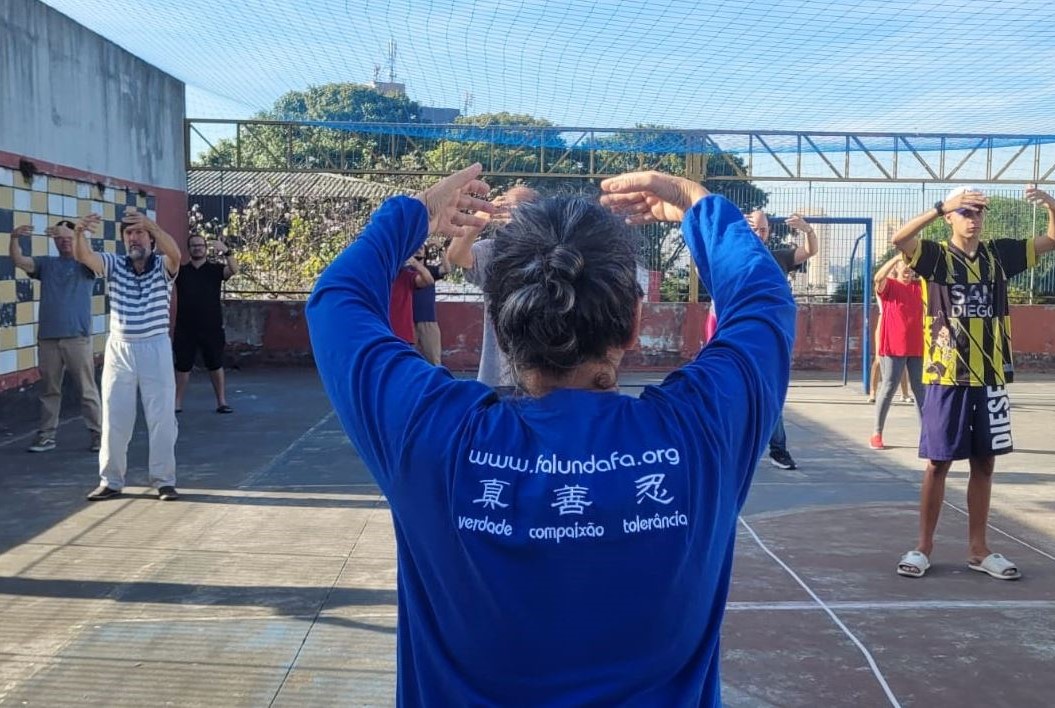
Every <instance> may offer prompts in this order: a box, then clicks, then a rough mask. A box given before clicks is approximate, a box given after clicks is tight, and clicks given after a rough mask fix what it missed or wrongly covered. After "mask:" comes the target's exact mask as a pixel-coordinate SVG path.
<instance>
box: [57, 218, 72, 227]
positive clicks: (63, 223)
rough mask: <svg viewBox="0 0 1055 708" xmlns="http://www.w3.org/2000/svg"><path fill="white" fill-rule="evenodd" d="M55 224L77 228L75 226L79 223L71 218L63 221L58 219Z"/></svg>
mask: <svg viewBox="0 0 1055 708" xmlns="http://www.w3.org/2000/svg"><path fill="white" fill-rule="evenodd" d="M55 226H65V227H66V228H67V229H75V228H77V225H76V224H74V223H73V222H72V221H70V220H69V219H62V220H61V221H56V222H55Z"/></svg>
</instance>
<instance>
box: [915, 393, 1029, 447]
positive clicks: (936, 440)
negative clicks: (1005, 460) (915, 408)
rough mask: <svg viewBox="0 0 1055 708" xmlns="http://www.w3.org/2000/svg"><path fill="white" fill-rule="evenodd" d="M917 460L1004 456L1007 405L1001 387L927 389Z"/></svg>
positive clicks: (1007, 432)
mask: <svg viewBox="0 0 1055 708" xmlns="http://www.w3.org/2000/svg"><path fill="white" fill-rule="evenodd" d="M921 417H922V430H921V432H920V436H919V456H920V457H922V458H924V459H927V460H934V461H936V462H938V461H946V460H966V459H968V458H971V457H992V456H993V455H1006V454H1007V453H1009V452H1012V451H1013V450H1014V444H1013V443H1012V440H1011V403H1010V401H1009V400H1008V397H1007V390H1006V389H1004V387H1003V386H939V385H936V384H930V385H928V386H927V395H926V397H925V398H924V399H923V408H922V410H921Z"/></svg>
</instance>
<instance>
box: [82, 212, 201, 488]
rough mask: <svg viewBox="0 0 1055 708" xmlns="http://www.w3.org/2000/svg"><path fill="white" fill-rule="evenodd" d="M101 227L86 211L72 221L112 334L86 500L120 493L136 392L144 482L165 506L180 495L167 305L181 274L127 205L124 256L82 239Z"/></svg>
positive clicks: (159, 232) (168, 240) (149, 225)
mask: <svg viewBox="0 0 1055 708" xmlns="http://www.w3.org/2000/svg"><path fill="white" fill-rule="evenodd" d="M99 225H100V217H99V216H98V215H97V214H89V215H88V216H86V217H84V218H83V219H81V220H80V222H79V223H78V224H77V228H76V232H75V233H76V237H75V239H74V255H75V257H76V258H77V260H78V261H80V262H81V263H83V264H84V265H86V266H88V267H89V268H91V269H92V270H93V271H95V272H96V273H98V274H99V275H101V276H106V278H107V280H108V283H109V284H108V287H109V291H108V292H109V295H110V337H109V339H107V341H106V354H105V358H104V360H103V378H102V399H103V439H102V449H101V450H100V452H99V477H100V484H99V486H98V487H97V488H96V489H95V490H93V491H92V492H91V493H90V494H89V495H88V500H89V501H100V500H103V499H113V498H114V497H119V496H120V495H121V491H122V490H123V489H124V486H125V472H126V469H127V467H128V442H129V440H131V438H132V429H133V428H134V427H135V422H136V392H137V390H138V392H139V394H140V395H141V396H142V399H143V412H144V413H145V414H146V419H147V430H148V431H149V435H150V460H149V476H150V483H151V485H152V486H153V487H154V488H155V489H156V490H157V494H158V498H159V499H161V500H162V501H170V500H173V499H177V498H179V494H178V493H177V492H176V432H177V431H176V380H175V378H174V377H173V375H172V342H171V341H170V339H169V303H170V301H171V298H172V282H173V280H174V279H175V277H176V275H177V273H178V272H179V266H180V249H179V246H178V245H177V244H176V241H175V239H173V238H172V237H171V236H169V235H168V234H167V233H165V231H164V230H163V229H162V228H161V227H160V226H158V225H157V224H156V223H154V222H153V221H151V220H150V219H148V218H147V217H146V216H145V215H144V214H141V213H139V212H137V211H136V210H135V209H132V208H129V209H126V210H125V215H124V218H123V219H122V220H121V237H122V239H123V241H124V244H125V253H126V254H127V255H125V256H118V255H116V254H113V253H96V252H95V251H93V250H92V247H91V244H90V243H89V241H88V239H86V238H85V236H84V234H85V232H86V231H97V229H98V226H99ZM156 251H157V252H160V254H159V253H157V252H156Z"/></svg>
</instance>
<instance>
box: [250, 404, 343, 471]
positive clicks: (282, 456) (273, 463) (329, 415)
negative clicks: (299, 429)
mask: <svg viewBox="0 0 1055 708" xmlns="http://www.w3.org/2000/svg"><path fill="white" fill-rule="evenodd" d="M333 416H334V411H333V410H330V412H329V413H327V414H326V415H324V416H323V417H322V418H320V419H319V422H318V423H316V424H315V425H313V426H311V427H310V428H308V429H307V430H305V431H304V432H303V433H301V435H300V437H298V438H297V439H296V440H294V441H293V442H291V443H290V444H289V445H287V446H286V448H285V449H284V450H283V451H282V452H280V453H278V454H277V455H275V456H274V457H272V458H271V461H270V462H268V463H267V464H266V465H264V466H263V467H260V468H258V469H257V470H256V471H255V472H253V473H252V474H250V475H249V476H248V477H246V478H245V481H243V482H242V483H241V484H239V485H238V489H240V490H242V489H246V488H247V487H251V486H253V485H254V484H256V483H257V481H259V480H261V479H263V478H264V477H266V476H267V475H268V474H269V473H270V472H271V471H273V470H274V469H275V468H276V467H277V466H278V465H279V464H280V463H281V462H282V461H283V460H285V459H286V456H287V455H289V453H291V452H293V450H294V449H295V448H296V447H297V446H298V445H300V444H301V443H303V442H304V441H305V440H307V439H308V438H310V437H311V436H312V435H313V434H314V433H315V431H316V430H318V429H319V428H321V427H322V426H324V425H326V423H328V422H329V420H330V418H332V417H333Z"/></svg>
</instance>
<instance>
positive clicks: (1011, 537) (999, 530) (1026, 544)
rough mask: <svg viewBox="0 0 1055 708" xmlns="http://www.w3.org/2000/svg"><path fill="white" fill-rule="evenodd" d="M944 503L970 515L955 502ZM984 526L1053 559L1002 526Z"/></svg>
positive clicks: (1052, 557) (1054, 558)
mask: <svg viewBox="0 0 1055 708" xmlns="http://www.w3.org/2000/svg"><path fill="white" fill-rule="evenodd" d="M944 503H945V505H946V506H948V507H949V508H951V509H955V510H956V511H958V512H960V513H961V514H963V515H964V516H967V517H968V518H970V516H969V514H968V513H967V510H966V509H961V508H960V507H958V506H956V505H955V504H951V503H949V502H944ZM986 526H988V527H989V528H991V529H992V530H993V531H996V532H997V533H1000V534H1003V535H1005V536H1007V537H1008V538H1010V539H1011V540H1012V541H1016V542H1017V543H1021V544H1022V545H1023V546H1025V547H1026V548H1028V549H1029V550H1031V551H1033V552H1034V553H1039V554H1040V555H1042V556H1044V557H1045V558H1047V559H1048V560H1053V561H1055V556H1053V555H1051V554H1050V553H1047V552H1046V551H1042V550H1040V549H1039V548H1037V547H1036V546H1034V545H1033V544H1031V543H1029V542H1027V541H1023V540H1022V539H1021V538H1019V537H1018V536H1015V535H1012V534H1010V533H1008V532H1007V531H1004V530H1003V529H1002V528H999V527H997V526H993V525H992V524H986Z"/></svg>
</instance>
